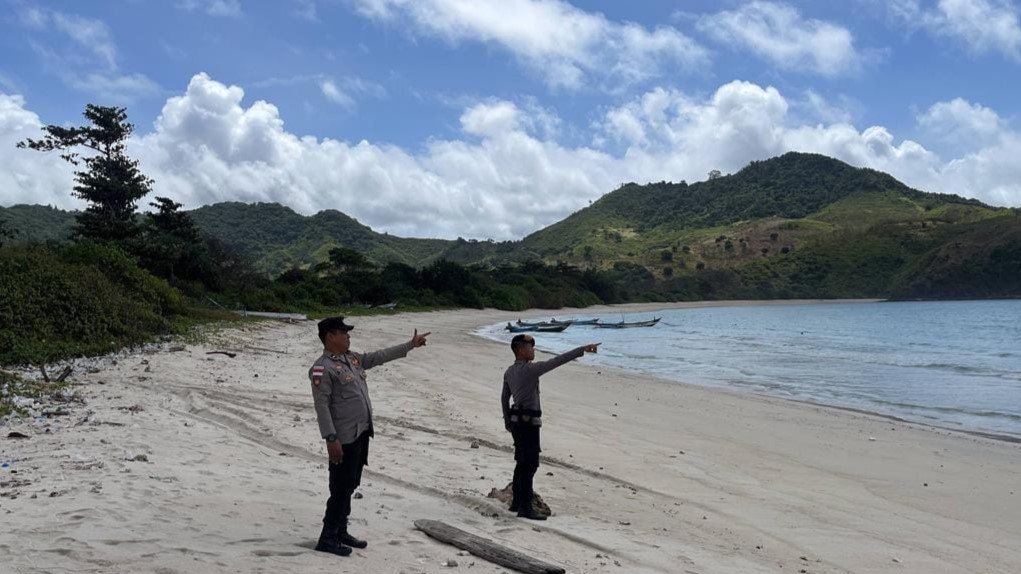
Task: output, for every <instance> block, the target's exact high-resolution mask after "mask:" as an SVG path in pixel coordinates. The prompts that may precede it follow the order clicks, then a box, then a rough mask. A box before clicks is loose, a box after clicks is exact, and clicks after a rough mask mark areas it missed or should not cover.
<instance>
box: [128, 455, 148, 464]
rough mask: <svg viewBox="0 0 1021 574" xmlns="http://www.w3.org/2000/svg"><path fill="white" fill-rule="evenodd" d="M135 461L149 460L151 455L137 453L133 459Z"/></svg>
mask: <svg viewBox="0 0 1021 574" xmlns="http://www.w3.org/2000/svg"><path fill="white" fill-rule="evenodd" d="M131 460H133V461H135V462H149V457H148V456H146V455H144V454H136V455H135V458H133V459H131Z"/></svg>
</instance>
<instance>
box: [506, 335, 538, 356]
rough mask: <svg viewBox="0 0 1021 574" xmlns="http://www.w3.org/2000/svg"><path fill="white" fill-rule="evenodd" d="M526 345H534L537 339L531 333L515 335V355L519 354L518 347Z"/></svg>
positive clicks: (513, 345)
mask: <svg viewBox="0 0 1021 574" xmlns="http://www.w3.org/2000/svg"><path fill="white" fill-rule="evenodd" d="M525 345H531V346H533V347H534V346H535V339H533V338H532V337H531V336H530V335H514V338H513V339H511V351H514V354H515V355H517V354H518V349H520V348H522V347H524V346H525Z"/></svg>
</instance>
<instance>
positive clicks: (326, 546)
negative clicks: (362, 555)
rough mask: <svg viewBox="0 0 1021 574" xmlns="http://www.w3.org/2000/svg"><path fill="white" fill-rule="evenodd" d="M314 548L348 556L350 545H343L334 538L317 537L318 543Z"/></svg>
mask: <svg viewBox="0 0 1021 574" xmlns="http://www.w3.org/2000/svg"><path fill="white" fill-rule="evenodd" d="M316 550H318V551H320V552H329V553H330V554H336V555H337V556H349V555H350V554H351V547H350V546H344V545H343V544H341V543H340V542H337V541H336V540H323V539H319V543H318V544H316Z"/></svg>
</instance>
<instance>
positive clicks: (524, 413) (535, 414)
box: [510, 408, 542, 423]
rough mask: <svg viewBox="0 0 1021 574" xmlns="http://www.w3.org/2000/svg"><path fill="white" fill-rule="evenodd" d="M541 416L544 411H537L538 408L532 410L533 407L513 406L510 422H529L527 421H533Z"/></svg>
mask: <svg viewBox="0 0 1021 574" xmlns="http://www.w3.org/2000/svg"><path fill="white" fill-rule="evenodd" d="M540 418H542V411H536V410H532V409H519V408H512V409H511V416H510V422H512V423H516V422H524V423H527V422H532V421H533V420H538V419H540Z"/></svg>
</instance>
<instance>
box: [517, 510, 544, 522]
mask: <svg viewBox="0 0 1021 574" xmlns="http://www.w3.org/2000/svg"><path fill="white" fill-rule="evenodd" d="M518 518H527V519H529V520H546V517H545V516H543V515H542V514H539V513H538V512H536V511H535V509H533V508H529V509H522V510H519V511H518Z"/></svg>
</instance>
